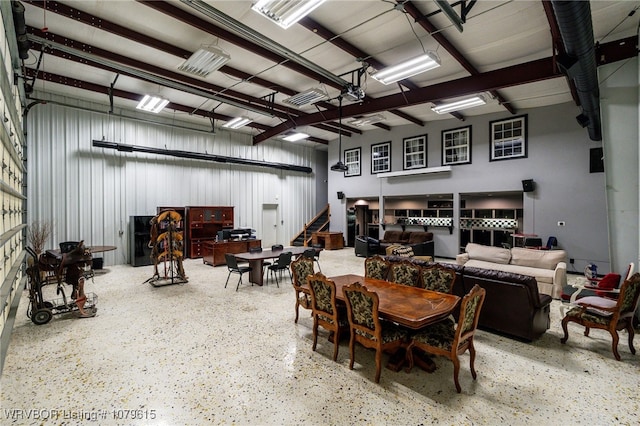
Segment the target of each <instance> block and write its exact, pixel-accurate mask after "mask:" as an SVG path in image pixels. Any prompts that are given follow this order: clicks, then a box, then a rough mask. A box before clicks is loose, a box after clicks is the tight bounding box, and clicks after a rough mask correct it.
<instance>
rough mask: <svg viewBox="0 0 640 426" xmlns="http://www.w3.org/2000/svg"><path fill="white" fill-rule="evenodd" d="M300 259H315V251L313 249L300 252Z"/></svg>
mask: <svg viewBox="0 0 640 426" xmlns="http://www.w3.org/2000/svg"><path fill="white" fill-rule="evenodd" d="M302 257H307V258H309V259H315V258H316V250H315V249H312V248H310V249H306V250H305V251H303V252H302Z"/></svg>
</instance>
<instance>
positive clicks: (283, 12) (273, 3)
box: [251, 0, 325, 30]
mask: <svg viewBox="0 0 640 426" xmlns="http://www.w3.org/2000/svg"><path fill="white" fill-rule="evenodd" d="M324 1H325V0H297V1H290V0H259V1H258V2H256V4H254V5H253V6H251V9H253V10H255V11H256V12H258V13H260V14H262V15H264V16H265V17H267V18H268V19H270V20H272V21H273V22H275V23H276V24H278V25H280V26H281V27H282V28H284V29H285V30H286V29H287V28H289V27H290V26H291V25H293V24H295V23H296V22H298V21H299V20H300V19H302V18H304V17H305V16H307V15H308V14H309V13H311V11H312V10H314V9H315V8H316V7H318V6H320V5H321V4H322V3H324Z"/></svg>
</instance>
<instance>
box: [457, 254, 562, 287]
mask: <svg viewBox="0 0 640 426" xmlns="http://www.w3.org/2000/svg"><path fill="white" fill-rule="evenodd" d="M464 266H465V268H466V267H471V268H482V269H494V270H496V271H503V272H511V273H514V274H521V275H529V276H530V277H535V279H536V281H537V282H538V283H549V284H553V275H554V271H552V270H550V269H542V268H531V267H529V266H519V265H505V264H501V263H494V262H486V261H484V260H475V259H471V260H469V261H468V262H467V263H465V264H464Z"/></svg>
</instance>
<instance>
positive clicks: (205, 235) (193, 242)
mask: <svg viewBox="0 0 640 426" xmlns="http://www.w3.org/2000/svg"><path fill="white" fill-rule="evenodd" d="M186 210H187V221H186V231H187V238H186V245H185V247H186V248H187V249H186V254H188V257H190V258H192V259H193V258H198V257H202V254H203V248H202V243H203V242H205V241H215V239H216V235H217V234H218V231H222V230H223V229H233V207H230V206H187V207H186Z"/></svg>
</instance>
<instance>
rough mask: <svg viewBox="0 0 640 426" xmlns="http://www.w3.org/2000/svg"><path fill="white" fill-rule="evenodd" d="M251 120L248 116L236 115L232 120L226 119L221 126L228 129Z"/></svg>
mask: <svg viewBox="0 0 640 426" xmlns="http://www.w3.org/2000/svg"><path fill="white" fill-rule="evenodd" d="M252 121H253V120H252V119H250V118H248V117H236V118H234V119H233V120H230V121H227V122H226V123H225V124H223V125H222V127H228V128H229V129H239V128H240V127H243V126H246V125H247V124H249V123H251V122H252Z"/></svg>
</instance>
